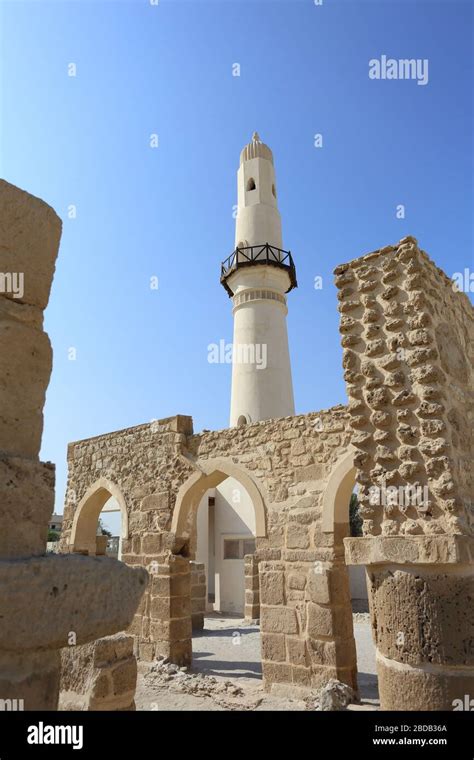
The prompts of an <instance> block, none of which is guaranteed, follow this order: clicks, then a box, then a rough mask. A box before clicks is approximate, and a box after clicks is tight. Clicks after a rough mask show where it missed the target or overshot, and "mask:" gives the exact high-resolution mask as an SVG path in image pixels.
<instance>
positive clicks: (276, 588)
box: [260, 572, 285, 605]
mask: <svg viewBox="0 0 474 760" xmlns="http://www.w3.org/2000/svg"><path fill="white" fill-rule="evenodd" d="M260 599H261V602H262V604H268V605H276V604H285V576H284V573H283V572H263V573H262V574H261V575H260Z"/></svg>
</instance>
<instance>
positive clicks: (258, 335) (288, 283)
mask: <svg viewBox="0 0 474 760" xmlns="http://www.w3.org/2000/svg"><path fill="white" fill-rule="evenodd" d="M237 193H238V196H237V203H238V211H237V220H236V225H235V251H234V252H233V253H232V254H231V255H230V256H229V258H228V259H226V261H224V262H223V264H222V270H221V282H222V284H223V285H224V287H225V289H226V290H227V292H228V294H229V296H230V297H231V298H232V302H233V314H234V342H233V363H232V394H231V405H230V424H231V426H235V425H245V424H249V423H252V422H257V421H258V420H267V419H270V418H275V417H287V416H290V415H293V414H294V413H295V407H294V401H293V385H292V381H291V367H290V354H289V350H288V334H287V329H286V315H287V313H288V309H287V306H286V295H285V294H286V293H288V292H289V291H290V290H291V289H292V288H295V287H296V285H297V283H296V271H295V266H294V264H293V259H292V257H291V254H290V252H289V251H284V250H283V248H282V245H283V244H282V236H281V219H280V213H279V211H278V205H277V193H276V182H275V169H274V166H273V155H272V152H271V150H270V148H269V147H268V146H267V145H265V144H264V143H262V142H261V140H260V138H259V136H258V134H257V133H256V132H254V134H253V137H252V142H250V143H249V144H248V145H246V146H245V148H244V149H243V150H242V152H241V154H240V166H239V170H238V172H237Z"/></svg>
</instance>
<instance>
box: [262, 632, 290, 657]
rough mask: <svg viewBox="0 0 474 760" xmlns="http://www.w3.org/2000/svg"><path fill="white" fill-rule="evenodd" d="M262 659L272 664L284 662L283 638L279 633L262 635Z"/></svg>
mask: <svg viewBox="0 0 474 760" xmlns="http://www.w3.org/2000/svg"><path fill="white" fill-rule="evenodd" d="M262 659H263V660H271V661H272V662H285V661H286V649H285V636H284V635H283V634H279V633H264V634H262Z"/></svg>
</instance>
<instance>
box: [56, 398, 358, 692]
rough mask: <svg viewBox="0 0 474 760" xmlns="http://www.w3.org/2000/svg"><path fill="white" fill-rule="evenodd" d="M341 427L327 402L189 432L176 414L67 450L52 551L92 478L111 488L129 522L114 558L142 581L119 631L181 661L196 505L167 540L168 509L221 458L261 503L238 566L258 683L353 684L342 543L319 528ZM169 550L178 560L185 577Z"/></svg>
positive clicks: (341, 447) (341, 415)
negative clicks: (251, 540) (258, 662)
mask: <svg viewBox="0 0 474 760" xmlns="http://www.w3.org/2000/svg"><path fill="white" fill-rule="evenodd" d="M348 422H349V415H348V412H347V409H346V408H345V407H343V406H338V407H334V408H333V409H329V410H326V411H322V412H319V413H311V414H307V415H301V416H295V417H288V418H283V419H280V420H268V421H265V422H260V423H256V424H254V425H249V426H244V427H239V428H230V429H226V430H221V431H213V432H203V433H201V434H199V435H195V434H192V429H191V421H190V419H189V418H184V417H176V418H170V419H167V420H161V421H159V422H157V423H151V424H150V425H142V426H139V427H137V428H131V429H127V430H123V431H119V432H117V433H111V434H109V435H104V436H99V437H97V438H93V439H88V440H85V441H79V442H75V443H73V444H71V445H70V446H69V452H68V459H69V482H68V503H67V505H66V509H65V516H64V521H63V533H62V549H63V550H71V548H73V547H71V545H70V539H71V536H72V532H71V531H72V530H73V520H74V515H75V512H76V511H77V510H78V509H79V510H80V508H81V503H82V502H83V499H84V495H85V494H86V492H88V491H89V489H90V488H91V486H93V484H94V482H96V481H97V480H99V479H103V480H104V481H107V482H112V483H114V484H116V485H117V486H118V488H119V489H120V491H121V493H122V495H123V498H124V502H125V504H126V508H127V513H128V523H129V535H128V538H126V539H124V540H123V555H122V558H123V560H124V561H125V562H127V563H129V564H133V565H137V564H138V565H144V566H145V567H146V568H147V569H148V570H149V572H150V575H151V576H152V578H151V581H150V584H149V589H148V593H147V594H145V596H144V597H143V599H142V602H141V605H140V608H139V610H138V612H137V614H136V616H135V619H134V622H133V624H132V627H131V629H130V631H131V632H132V633H134V634H135V636H136V637H137V651H138V653H139V655H140V657H142V658H144V659H152V658H153V657H155V656H156V655H157V654H163V655H166V656H171V657H173V658H174V659H175V660H176V661H179V662H180V663H187V662H189V660H190V657H191V606H190V604H189V601H190V600H189V595H190V579H189V559H193V554H192V547H193V545H195V542H194V541H193V530H194V529H195V525H193V520H194V521H195V511H197V505H198V504H199V499H198V500H197V501H196V507H195V511H194V513H193V511H192V510H190V514H189V517H188V519H187V522H186V526H185V529H184V530H183V531H181V532H180V534H179V535H176V534H175V533H172V531H171V524H172V516H173V510H174V508H175V505H176V502H177V499H178V495H179V494H182V487H183V484H185V483H187V482H188V481H189V480H190V479H191V480H192V476H198V475H199V474H200V473H201V472H204V470H205V471H206V473H208V469H206V468H209V467H210V468H211V470H212V462H214V461H216V462H220V463H222V462H224V463H225V462H227V463H229V465H232V466H233V467H234V468H237V471H238V472H242V473H245V474H246V476H248V477H250V478H251V482H252V483H253V484H254V485H255V487H256V488H257V489H258V493H259V494H260V496H261V498H262V500H263V504H264V510H265V523H266V530H264V531H263V533H262V532H260V534H259V535H258V536H257V552H256V556H255V558H254V559H253V560H252V561H251V562H250V564H251V568H250V565H249V560H247V565H249V573H248V578H247V580H246V583H247V594H246V596H247V610H246V611H247V612H248V613H249V615H250V614H251V616H252V618H255V617H257V616H259V615H260V617H261V622H262V656H263V673H264V679H265V683H266V685H267V687H270V685H274V686H275V685H278V684H281V683H284V684H286V687H288V685H292V686H294V687H295V688H298V687H304V688H309V687H311V686H320V685H321V683H324V682H325V680H328V679H329V678H331V677H339V678H341V679H343V680H346V681H347V682H348V683H350V684H351V685H355V648H354V641H353V637H352V625H351V612H350V599H349V591H348V578H347V571H346V568H345V565H344V562H343V547H342V536H338V537H337V539H335V537H334V534H332V533H329V534H328V533H327V532H323V528H322V503H323V500H322V496H323V493H324V491H325V488H326V484H327V482H328V479H329V477H330V475H331V472H332V471H333V469H334V467H335V465H336V463H337V462H339V461H340V459H341V458H342V457H344V455H347V451H348V447H349V443H350V438H351V434H352V433H351V430H350V428H349V426H348ZM221 466H222V464H221ZM233 477H238V475H236V474H235V472H233ZM206 484H207V485H205V486H203V488H207V487H209V483H207V481H206ZM347 519H348V511H347ZM179 553H181V554H182V555H184V558H186V557H187V558H188V561H187V565H188V571H187V578H186V577H185V576H186V573H185V568H184V566H183V567H182V561H183V558H182V557H179V556H174V555H177V554H179ZM180 563H181V564H180ZM258 566H259V567H260V571H261V572H260V581H259V575H258V569H257V567H258ZM250 569H251V570H252V572H250ZM262 584H263V586H262ZM275 584H276V587H275ZM250 586H251V587H250ZM259 586H260V587H261V588H259ZM259 603H260V605H261V606H260V610H259ZM188 607H189V609H188ZM340 662H341V663H343V664H342V665H340V664H339V663H340Z"/></svg>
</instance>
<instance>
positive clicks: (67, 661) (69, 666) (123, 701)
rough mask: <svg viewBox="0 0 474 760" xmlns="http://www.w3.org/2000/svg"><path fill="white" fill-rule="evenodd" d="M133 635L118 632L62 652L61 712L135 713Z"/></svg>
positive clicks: (135, 669) (135, 666) (135, 670)
mask: <svg viewBox="0 0 474 760" xmlns="http://www.w3.org/2000/svg"><path fill="white" fill-rule="evenodd" d="M133 642H134V640H133V636H128V635H126V634H124V633H118V634H116V635H115V636H106V637H105V638H103V639H98V640H97V641H93V642H92V643H91V644H85V645H83V646H76V647H70V648H69V649H63V650H62V652H61V681H60V695H59V709H60V710H134V709H135V702H134V699H135V689H136V685H137V661H136V658H135V655H134V654H133Z"/></svg>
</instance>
